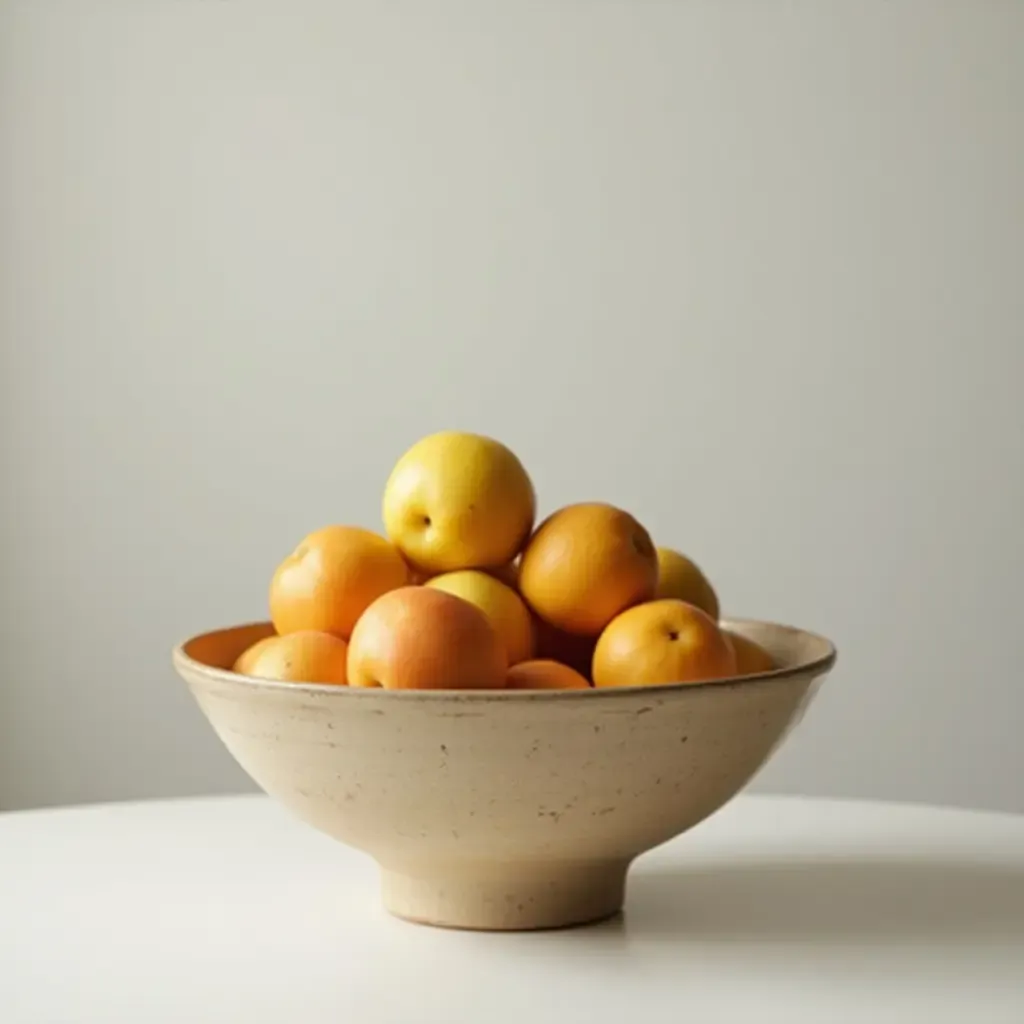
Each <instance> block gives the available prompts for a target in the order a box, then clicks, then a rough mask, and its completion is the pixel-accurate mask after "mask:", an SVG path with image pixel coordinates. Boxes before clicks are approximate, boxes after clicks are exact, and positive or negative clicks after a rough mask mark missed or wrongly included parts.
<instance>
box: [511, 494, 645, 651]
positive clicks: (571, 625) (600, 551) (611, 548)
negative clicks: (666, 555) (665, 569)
mask: <svg viewBox="0 0 1024 1024" xmlns="http://www.w3.org/2000/svg"><path fill="white" fill-rule="evenodd" d="M657 585H658V558H657V554H656V553H655V549H654V544H653V543H652V542H651V537H650V534H648V532H647V531H646V530H645V529H644V528H643V526H641V525H640V523H638V522H637V521H636V520H635V519H634V518H633V517H632V516H631V515H630V514H629V513H628V512H623V511H622V510H621V509H618V508H615V507H614V506H613V505H606V504H603V503H600V502H591V503H587V504H579V505H568V506H566V507H565V508H563V509H560V510H559V511H557V512H555V513H553V514H552V515H550V516H549V517H548V518H547V519H545V520H544V522H543V523H541V524H540V526H538V527H537V530H536V532H535V533H534V534H533V536H532V537H531V538H530V540H529V541H528V542H527V545H526V548H525V550H524V551H523V554H522V557H521V558H520V561H519V592H520V593H521V594H522V595H523V597H524V598H525V599H526V603H527V604H528V605H529V606H530V607H531V608H532V609H533V610H534V611H535V612H536V613H537V614H538V615H539V616H540V617H541V618H542V619H544V620H545V621H547V622H549V623H550V624H551V625H552V626H555V627H556V628H558V629H561V630H564V631H565V632H567V633H577V634H579V635H581V636H597V634H598V633H600V632H601V630H602V629H604V627H605V626H607V625H608V623H609V622H611V620H612V619H613V618H615V616H616V615H618V614H619V612H621V611H623V610H624V609H626V608H629V607H630V606H631V605H634V604H639V603H640V602H642V601H647V600H650V598H651V597H653V596H654V589H655V587H656V586H657Z"/></svg>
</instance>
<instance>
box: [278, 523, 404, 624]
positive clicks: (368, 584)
mask: <svg viewBox="0 0 1024 1024" xmlns="http://www.w3.org/2000/svg"><path fill="white" fill-rule="evenodd" d="M408 578H409V570H408V567H407V566H406V564H405V562H404V561H403V559H402V556H401V554H399V551H398V549H397V548H396V547H395V546H394V544H391V543H389V542H388V541H386V540H385V539H384V538H383V537H380V536H378V535H377V534H376V533H371V532H370V531H369V530H364V529H362V528H361V527H358V526H327V527H324V529H322V530H317V531H316V532H314V533H311V534H309V536H308V537H306V538H305V540H303V541H302V543H301V544H299V546H298V547H297V548H296V549H295V551H293V552H292V554H290V555H289V556H288V557H287V558H286V559H285V560H284V561H283V562H282V563H281V564H280V565H279V566H278V568H277V572H275V573H274V578H273V580H272V581H271V584H270V617H271V619H272V620H273V623H274V628H275V629H276V630H277V632H278V633H280V634H282V635H283V634H285V633H295V632H298V631H299V630H307V629H312V630H317V631H319V632H323V633H334V634H335V635H336V636H340V637H342V638H343V639H348V637H349V636H350V635H351V633H352V628H353V627H354V626H355V624H356V620H357V619H358V618H359V616H360V615H362V613H363V612H364V611H365V610H366V608H367V607H368V606H369V605H370V603H371V602H372V601H374V600H375V599H376V598H378V597H380V596H381V594H386V593H387V592H388V591H389V590H394V589H396V588H397V587H402V586H405V584H406V583H407V582H408Z"/></svg>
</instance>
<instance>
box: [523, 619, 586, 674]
mask: <svg viewBox="0 0 1024 1024" xmlns="http://www.w3.org/2000/svg"><path fill="white" fill-rule="evenodd" d="M533 629H534V636H535V637H536V638H537V645H536V647H537V651H536V654H537V657H538V658H541V659H543V660H545V661H560V662H561V663H562V664H563V665H568V666H569V668H572V669H575V670H576V671H577V672H579V674H580V675H581V676H583V677H584V678H585V679H590V663H591V662H592V661H593V660H594V646H595V645H596V644H597V637H596V636H577V635H576V634H574V633H566V632H564V631H563V630H561V629H556V628H555V627H554V626H552V625H551V624H550V623H548V622H545V621H544V620H543V619H541V618H539V617H538V616H534V618H533Z"/></svg>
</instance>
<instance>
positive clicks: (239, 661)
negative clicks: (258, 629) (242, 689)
mask: <svg viewBox="0 0 1024 1024" xmlns="http://www.w3.org/2000/svg"><path fill="white" fill-rule="evenodd" d="M279 639H280V637H277V636H267V637H264V638H263V639H262V640H257V641H256V643H254V644H253V645H252V646H251V647H247V648H246V649H245V650H244V651H242V653H241V654H240V655H239V656H238V657H237V658H236V659H235V663H234V665H232V666H231V671H232V672H237V673H238V674H239V675H242V676H251V675H252V672H250V671H249V668H250V666H251V665H254V664H255V663H256V660H257V659H258V658H259V656H260V652H262V651H264V650H266V649H267V648H268V647H270V646H271V645H272V644H273V643H274V641H275V640H279Z"/></svg>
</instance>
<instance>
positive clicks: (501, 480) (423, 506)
mask: <svg viewBox="0 0 1024 1024" xmlns="http://www.w3.org/2000/svg"><path fill="white" fill-rule="evenodd" d="M383 512H384V528H385V530H386V532H387V535H388V536H389V537H390V538H391V539H392V540H393V541H394V542H395V544H397V545H398V547H399V548H400V549H401V551H402V554H403V555H405V557H406V558H407V559H408V560H409V562H411V563H412V564H413V565H415V566H416V567H417V568H418V569H420V570H421V571H423V572H424V573H426V574H434V573H440V572H452V571H454V570H455V569H487V568H495V567H498V566H503V565H505V564H506V563H508V562H511V561H512V560H513V559H514V558H515V557H516V555H517V554H519V551H520V549H521V548H522V546H523V544H524V543H525V541H526V538H527V537H528V536H529V535H530V530H531V529H532V528H533V517H534V515H535V513H536V496H535V494H534V490H533V484H532V483H531V481H530V478H529V476H528V475H527V473H526V470H525V469H524V468H523V464H522V463H521V462H520V461H519V459H518V458H516V456H515V454H513V452H511V451H510V450H509V449H508V448H506V447H505V445H503V444H500V443H499V442H498V441H495V440H493V439H491V438H489V437H482V436H480V435H479V434H464V433H459V432H458V431H454V430H448V431H442V432H441V433H439V434H431V435H430V436H429V437H425V438H423V439H422V440H421V441H418V442H417V443H416V444H414V445H413V446H412V448H410V449H409V450H408V451H407V452H406V453H405V454H404V455H403V456H402V457H401V458H400V459H399V460H398V463H397V464H396V465H395V468H394V469H393V470H392V471H391V475H390V477H389V478H388V482H387V485H386V486H385V488H384V504H383Z"/></svg>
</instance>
